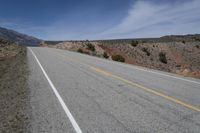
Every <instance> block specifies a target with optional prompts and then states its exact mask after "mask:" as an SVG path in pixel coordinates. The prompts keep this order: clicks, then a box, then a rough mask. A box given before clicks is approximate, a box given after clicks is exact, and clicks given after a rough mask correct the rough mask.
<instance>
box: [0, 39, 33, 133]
mask: <svg viewBox="0 0 200 133" xmlns="http://www.w3.org/2000/svg"><path fill="white" fill-rule="evenodd" d="M3 44H5V42H3V43H2V42H1V47H0V51H1V58H0V59H1V60H0V132H2V133H13V132H14V133H21V132H25V128H26V127H27V125H28V120H29V115H28V110H27V109H28V106H27V105H28V101H29V100H28V99H29V97H28V93H29V92H28V89H27V88H28V87H27V82H26V81H27V73H28V71H27V63H26V62H27V61H26V60H27V59H26V58H27V57H26V47H22V46H18V45H15V44H10V43H6V45H3Z"/></svg>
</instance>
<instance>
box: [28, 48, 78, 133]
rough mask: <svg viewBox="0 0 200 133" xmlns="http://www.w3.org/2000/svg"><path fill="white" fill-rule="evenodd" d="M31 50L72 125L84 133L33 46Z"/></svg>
mask: <svg viewBox="0 0 200 133" xmlns="http://www.w3.org/2000/svg"><path fill="white" fill-rule="evenodd" d="M29 50H30V51H31V53H32V55H33V56H34V58H35V60H36V61H37V63H38V65H39V66H40V68H41V70H42V72H43V74H44V75H45V77H46V79H47V81H48V82H49V84H50V86H51V88H52V90H53V92H54V93H55V95H56V97H57V98H58V100H59V102H60V104H61V106H62V108H63V109H64V111H65V113H66V115H67V116H68V118H69V120H70V122H71V124H72V126H73V127H74V129H75V131H76V133H82V131H81V129H80V127H79V125H78V123H77V122H76V120H75V119H74V117H73V116H72V114H71V113H70V111H69V109H68V107H67V106H66V104H65V102H64V101H63V99H62V97H61V96H60V94H59V93H58V91H57V89H56V87H55V86H54V85H53V83H52V81H51V80H50V78H49V77H48V75H47V73H46V72H45V70H44V68H43V67H42V65H41V63H40V62H39V60H38V58H37V56H36V55H35V53H34V52H33V51H32V49H31V48H29Z"/></svg>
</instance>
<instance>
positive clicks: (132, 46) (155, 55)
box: [43, 35, 200, 78]
mask: <svg viewBox="0 0 200 133" xmlns="http://www.w3.org/2000/svg"><path fill="white" fill-rule="evenodd" d="M43 46H48V47H53V48H60V49H66V50H72V51H77V52H80V53H85V54H89V55H95V56H99V57H103V58H108V59H112V60H116V61H122V62H125V63H129V64H134V65H139V66H143V67H148V68H152V69H158V70H162V71H167V72H173V73H177V74H181V75H184V76H191V77H196V78H200V35H186V36H164V37H161V38H149V39H124V40H99V41H64V42H46V43H44V44H43Z"/></svg>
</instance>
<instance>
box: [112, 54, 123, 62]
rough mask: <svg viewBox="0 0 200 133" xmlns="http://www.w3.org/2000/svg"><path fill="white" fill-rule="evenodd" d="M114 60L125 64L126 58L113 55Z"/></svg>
mask: <svg viewBox="0 0 200 133" xmlns="http://www.w3.org/2000/svg"><path fill="white" fill-rule="evenodd" d="M112 60H114V61H119V62H125V58H124V57H123V56H121V55H113V56H112Z"/></svg>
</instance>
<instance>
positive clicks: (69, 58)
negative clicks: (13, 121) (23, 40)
mask: <svg viewBox="0 0 200 133" xmlns="http://www.w3.org/2000/svg"><path fill="white" fill-rule="evenodd" d="M27 56H28V64H29V71H30V74H29V88H30V105H31V116H32V118H31V123H30V126H29V128H28V130H29V132H33V133H36V132H37V133H40V132H42V133H64V132H66V133H156V132H158V133H199V132H200V80H198V79H193V78H186V77H182V76H178V75H175V74H170V73H165V72H161V71H156V70H150V69H146V68H142V67H138V66H133V65H128V64H122V63H118V62H113V61H109V60H105V59H100V58H96V57H92V56H88V55H83V54H79V53H74V52H69V51H65V50H59V49H51V48H40V47H29V48H28V53H27Z"/></svg>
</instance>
